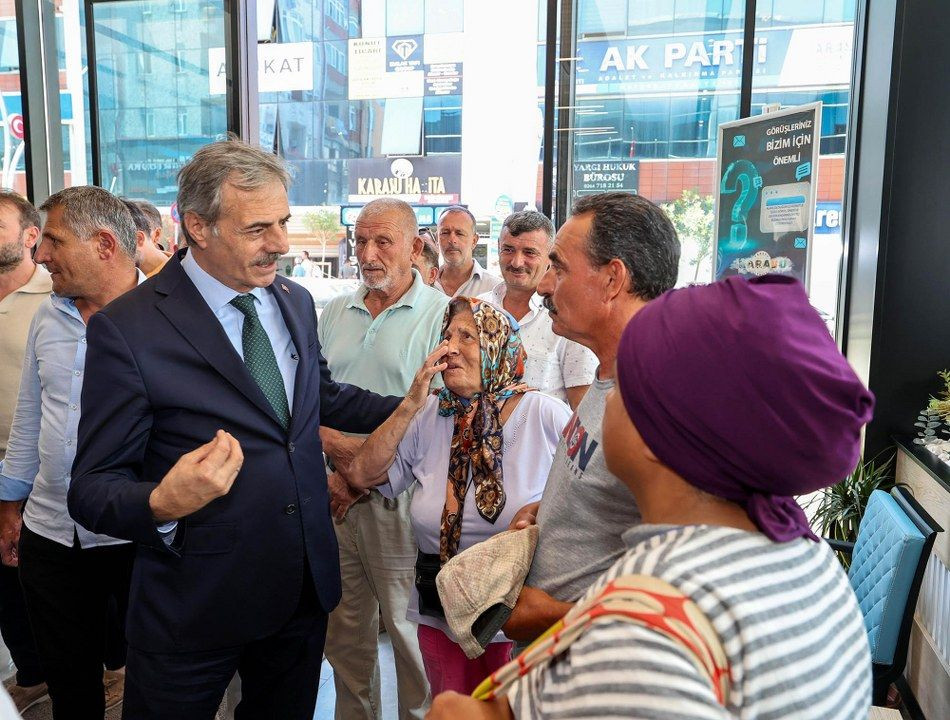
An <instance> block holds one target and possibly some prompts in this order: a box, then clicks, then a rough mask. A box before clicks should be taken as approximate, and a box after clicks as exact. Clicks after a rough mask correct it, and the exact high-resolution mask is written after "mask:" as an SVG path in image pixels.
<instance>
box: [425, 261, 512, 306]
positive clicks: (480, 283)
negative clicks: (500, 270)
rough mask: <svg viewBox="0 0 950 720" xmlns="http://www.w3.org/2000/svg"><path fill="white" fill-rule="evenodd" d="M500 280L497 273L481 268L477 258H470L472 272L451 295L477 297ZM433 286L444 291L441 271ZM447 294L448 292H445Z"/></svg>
mask: <svg viewBox="0 0 950 720" xmlns="http://www.w3.org/2000/svg"><path fill="white" fill-rule="evenodd" d="M500 282H501V278H500V277H498V276H497V275H492V274H491V273H489V272H488V271H487V270H486V269H485V268H483V267H482V266H481V265H480V264H479V262H478V260H475V259H474V258H473V259H472V274H471V275H469V276H468V280H466V281H465V282H463V283H462V284H461V285H459V289H458V290H456V291H455V294H454V295H452V297H458V296H459V295H463V296H465V297H478V296H479V295H481V294H482V293H486V292H488V291H489V290H491V289H492V288H493V287H495V286H496V285H497V284H498V283H500ZM433 287H435V288H437V289H439V290H441V291H442V292H445V288H444V287H442V273H441V272H440V273H439V277H437V278H436V279H435V283H434V284H433ZM445 294H446V295H448V293H445Z"/></svg>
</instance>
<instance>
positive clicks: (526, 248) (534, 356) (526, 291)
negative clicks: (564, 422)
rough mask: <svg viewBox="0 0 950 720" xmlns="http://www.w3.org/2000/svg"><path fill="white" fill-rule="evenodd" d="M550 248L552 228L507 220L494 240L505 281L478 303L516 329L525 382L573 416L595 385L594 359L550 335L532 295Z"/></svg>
mask: <svg viewBox="0 0 950 720" xmlns="http://www.w3.org/2000/svg"><path fill="white" fill-rule="evenodd" d="M553 245H554V223H552V222H551V221H550V220H549V219H548V218H547V217H545V216H544V215H543V214H542V213H539V212H538V211H537V210H522V211H520V212H516V213H512V214H511V215H509V216H508V217H507V218H505V222H504V224H503V225H502V228H501V233H500V234H499V236H498V260H499V263H500V264H501V274H502V277H503V278H504V279H505V281H504V282H503V283H500V284H499V285H496V286H495V288H494V289H493V290H491V291H490V292H487V293H484V294H482V295H479V299H480V300H488V301H489V302H492V303H494V304H495V305H498V306H499V307H502V308H504V309H505V310H506V311H507V312H508V313H509V314H510V315H511V316H512V317H514V318H515V319H516V320H517V321H518V323H519V324H520V325H521V331H520V332H521V342H522V344H523V345H524V349H525V352H526V353H527V354H528V360H527V361H526V362H525V373H524V381H525V382H526V383H527V384H528V385H530V386H531V387H534V388H537V389H538V390H540V391H541V392H543V393H547V394H548V395H552V396H554V397H556V398H557V399H558V400H563V401H564V402H566V403H568V404H570V406H571V409H572V410H576V409H577V405H578V403H580V401H581V399H582V398H583V397H584V394H585V393H586V392H587V388H589V387H590V384H591V383H592V382H593V381H594V373H595V372H597V356H596V355H594V353H593V352H591V351H590V350H589V349H588V348H586V347H584V346H583V345H581V344H580V343H576V342H574V341H573V340H568V339H567V338H563V337H561V336H559V335H555V334H554V330H553V329H552V327H551V315H550V313H548V310H547V308H545V307H544V305H543V304H542V303H543V301H542V298H541V296H540V295H538V294H537V289H538V284H539V283H540V282H541V278H542V276H543V275H544V273H545V272H546V271H547V269H548V266H549V265H550V263H549V261H548V253H549V252H551V247H552V246H553Z"/></svg>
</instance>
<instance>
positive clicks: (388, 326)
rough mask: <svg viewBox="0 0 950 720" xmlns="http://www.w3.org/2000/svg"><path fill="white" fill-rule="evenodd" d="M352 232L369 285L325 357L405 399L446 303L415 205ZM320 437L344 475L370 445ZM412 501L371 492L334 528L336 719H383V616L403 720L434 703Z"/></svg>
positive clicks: (337, 313) (375, 204)
mask: <svg viewBox="0 0 950 720" xmlns="http://www.w3.org/2000/svg"><path fill="white" fill-rule="evenodd" d="M354 232H355V237H356V259H357V262H358V263H359V268H360V275H361V277H362V278H363V282H362V284H361V285H360V287H359V288H357V289H356V290H355V291H354V292H353V293H351V294H348V295H343V296H341V297H337V298H335V299H334V300H332V301H331V302H330V303H329V304H328V305H327V306H326V308H324V310H323V313H322V315H321V316H320V322H319V325H318V334H319V339H320V344H321V346H322V351H323V355H324V357H325V358H326V360H327V364H328V365H329V366H330V372H331V373H332V374H333V377H334V378H335V379H336V380H337V381H338V382H341V383H349V384H351V385H356V386H359V387H362V388H365V389H367V390H372V391H373V392H377V393H380V394H382V395H405V394H406V391H407V390H408V389H409V385H410V384H411V383H412V379H413V377H414V376H415V374H416V371H417V370H418V369H419V367H420V366H421V365H422V363H423V361H424V360H425V358H426V356H427V355H428V354H429V353H430V352H432V350H433V349H434V348H435V346H436V345H438V343H439V335H440V334H441V331H442V319H443V316H444V314H445V308H446V306H447V305H448V302H449V298H448V297H446V296H445V295H444V294H442V293H441V292H439V291H438V290H435V289H433V288H431V287H428V286H426V284H425V283H424V282H423V279H422V277H421V276H420V275H419V271H418V270H415V269H414V268H413V261H414V260H416V259H417V258H418V256H419V254H420V253H421V252H422V245H423V242H422V238H420V237H419V235H418V225H417V221H416V216H415V214H414V213H413V211H412V208H411V207H410V206H409V205H407V204H406V203H404V202H402V201H401V200H395V199H380V200H374V201H372V202H371V203H369V204H368V205H366V206H365V207H364V208H363V210H362V211H361V212H360V215H359V217H358V218H357V220H356V226H355V229H354ZM320 437H321V439H322V440H323V448H324V451H325V452H326V454H327V457H328V462H327V465H328V467H329V468H330V469H331V470H333V469H336V468H343V469H344V470H345V468H346V465H347V464H348V463H349V462H350V460H351V459H352V458H353V454H354V452H355V451H356V448H358V447H359V446H360V445H361V444H362V443H363V439H364V438H362V437H355V436H346V435H343V434H342V433H340V432H337V431H336V430H333V429H332V428H327V427H322V428H321V429H320ZM328 482H329V485H330V491H331V493H333V494H337V493H343V494H345V493H348V492H350V490H349V488H348V486H347V484H346V483H345V482H344V481H343V480H342V478H340V476H339V475H338V474H337V473H336V472H333V473H332V474H329V475H328ZM410 499H411V498H410V497H408V496H403V497H400V498H398V499H397V500H388V499H386V498H384V497H383V496H382V495H380V494H379V493H378V492H376V491H375V490H374V491H372V492H370V493H368V494H367V495H365V496H363V497H361V498H360V500H359V501H358V502H356V503H355V504H354V505H353V506H352V507H351V508H350V509H349V512H348V513H347V515H346V517H345V519H343V520H342V522H338V523H336V525H335V527H336V534H337V540H338V541H339V545H340V571H341V576H342V581H343V598H342V600H341V601H340V604H339V606H338V607H337V608H336V610H334V611H333V613H331V615H330V623H329V627H328V630H327V642H326V650H325V652H326V656H327V659H328V660H329V661H330V664H331V665H332V666H333V670H334V675H333V678H334V683H335V685H336V717H337V718H338V720H344V719H345V720H351V719H358V718H368V719H375V718H381V717H382V708H381V700H380V687H379V682H380V681H379V677H380V673H379V657H378V653H377V635H378V632H379V624H378V619H379V617H380V615H382V618H383V623H384V624H385V626H386V631H387V632H388V633H389V636H390V639H391V640H392V644H393V654H394V655H395V660H396V681H397V690H398V694H399V717H400V718H401V719H404V718H422V715H423V713H424V712H425V709H426V707H427V705H428V702H429V684H428V682H427V680H426V676H425V672H424V670H423V667H422V655H421V654H420V652H419V644H418V641H417V639H416V627H415V625H414V624H413V623H411V622H409V621H408V620H407V619H406V610H407V608H408V605H409V597H410V594H411V590H412V586H413V583H414V581H415V562H416V542H415V539H414V538H413V535H412V530H411V528H410V525H409V502H410Z"/></svg>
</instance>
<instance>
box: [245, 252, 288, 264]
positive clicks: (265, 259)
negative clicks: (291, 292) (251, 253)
mask: <svg viewBox="0 0 950 720" xmlns="http://www.w3.org/2000/svg"><path fill="white" fill-rule="evenodd" d="M280 257H281V254H280V253H265V254H264V255H261V256H260V257H259V258H257V259H255V260H254V262H252V263H251V265H255V266H260V267H266V266H267V265H272V264H274V263H275V262H277V261H278V260H280Z"/></svg>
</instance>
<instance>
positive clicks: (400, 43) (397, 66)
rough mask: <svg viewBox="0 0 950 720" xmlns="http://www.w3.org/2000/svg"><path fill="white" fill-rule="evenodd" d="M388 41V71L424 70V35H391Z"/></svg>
mask: <svg viewBox="0 0 950 720" xmlns="http://www.w3.org/2000/svg"><path fill="white" fill-rule="evenodd" d="M386 42H387V44H386V72H410V71H412V70H422V55H423V42H424V39H423V36H422V35H401V36H398V37H390V38H386Z"/></svg>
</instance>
